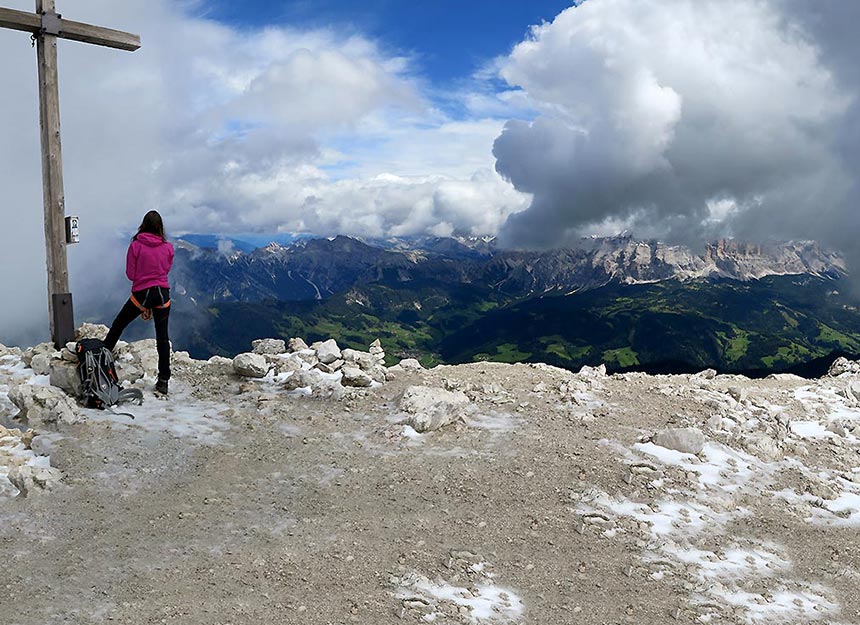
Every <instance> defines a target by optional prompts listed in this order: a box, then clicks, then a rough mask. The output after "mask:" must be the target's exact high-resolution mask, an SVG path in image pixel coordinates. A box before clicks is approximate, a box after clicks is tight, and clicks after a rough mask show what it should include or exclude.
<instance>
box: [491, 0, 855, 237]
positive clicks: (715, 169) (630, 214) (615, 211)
mask: <svg viewBox="0 0 860 625" xmlns="http://www.w3.org/2000/svg"><path fill="white" fill-rule="evenodd" d="M858 18H860V5H858V4H857V3H838V2H818V3H808V2H777V1H773V2H770V1H763V0H756V1H749V0H728V1H723V0H720V1H717V0H695V1H694V0H665V1H662V2H659V3H643V2H638V1H635V0H587V1H586V2H583V3H582V4H581V5H580V6H578V7H572V8H570V9H568V10H566V11H564V12H563V13H561V14H560V15H559V16H558V17H556V19H555V20H554V21H553V22H552V23H551V24H544V25H542V26H540V27H536V28H535V29H534V30H533V33H532V37H530V38H529V39H527V40H526V41H524V42H522V43H521V44H519V45H518V46H517V47H516V48H515V49H514V50H513V52H512V54H511V55H510V56H509V57H508V58H507V59H505V60H504V62H503V63H502V65H501V76H502V77H503V78H504V79H505V80H506V81H507V82H508V83H509V84H510V85H512V86H513V87H515V88H518V89H521V90H522V91H523V92H524V95H525V97H528V98H529V99H530V100H531V102H532V106H533V107H534V108H535V110H537V111H538V116H537V118H536V119H535V120H534V121H532V122H523V121H512V122H509V123H508V124H507V125H506V127H505V129H504V131H503V132H502V134H501V135H500V136H499V138H498V139H497V140H496V142H495V145H494V154H495V156H496V158H497V163H496V168H497V170H498V171H499V172H500V173H501V174H502V175H503V176H505V177H506V178H507V179H509V180H511V181H512V182H513V184H514V186H516V188H517V189H519V190H521V191H526V192H529V193H533V194H534V199H533V201H532V203H531V204H530V206H529V208H528V210H526V211H524V212H520V213H518V214H515V215H513V216H511V217H510V218H509V219H508V221H507V223H506V224H505V225H504V227H503V228H502V232H501V235H502V238H503V239H504V240H505V241H506V242H507V243H508V244H510V245H515V246H523V247H554V246H560V245H564V244H565V243H568V242H570V241H571V240H572V239H574V238H576V237H579V236H581V235H582V234H587V233H589V232H593V231H600V230H601V229H606V228H610V229H612V228H628V229H630V230H632V231H633V232H634V233H636V234H638V235H643V236H657V237H659V238H661V239H668V240H677V241H681V242H685V243H701V242H702V241H704V240H706V239H709V238H713V237H716V236H725V235H729V236H737V237H740V238H746V239H771V238H777V239H779V238H783V239H784V238H817V239H820V240H821V241H823V242H824V243H827V244H831V245H836V246H838V247H840V248H842V249H843V251H845V252H846V253H849V254H851V249H849V248H851V247H853V240H852V239H853V237H852V236H850V235H849V236H846V232H852V231H853V232H856V230H854V228H853V226H855V225H856V217H855V216H854V212H855V210H854V209H855V204H856V202H855V200H856V199H857V188H856V183H855V171H856V165H857V164H858V159H857V158H856V156H857V153H856V148H855V147H854V146H856V145H857V143H856V141H853V140H850V141H846V136H848V137H854V138H856V137H857V119H858V115H857V108H856V107H857V104H856V102H857V93H858V85H860V82H858V72H857V69H856V58H857V56H858V52H860V50H858V48H860V44H858V43H857V42H858V39H857V38H856V36H854V37H852V34H853V33H851V32H850V31H851V27H848V26H846V24H855V25H856V24H857V23H858ZM838 33H841V35H840V36H834V35H835V34H838Z"/></svg>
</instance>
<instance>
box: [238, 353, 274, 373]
mask: <svg viewBox="0 0 860 625" xmlns="http://www.w3.org/2000/svg"><path fill="white" fill-rule="evenodd" d="M233 370H234V371H235V372H236V373H237V374H239V375H241V376H244V377H246V378H264V377H266V374H267V373H269V363H267V362H266V359H265V358H264V357H263V356H262V355H261V354H252V353H245V354H239V355H238V356H236V357H235V358H234V359H233Z"/></svg>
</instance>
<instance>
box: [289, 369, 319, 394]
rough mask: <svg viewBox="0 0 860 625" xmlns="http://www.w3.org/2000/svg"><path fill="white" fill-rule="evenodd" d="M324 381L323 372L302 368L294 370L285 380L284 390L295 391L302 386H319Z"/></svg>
mask: <svg viewBox="0 0 860 625" xmlns="http://www.w3.org/2000/svg"><path fill="white" fill-rule="evenodd" d="M323 382H324V379H323V377H322V374H321V373H320V372H319V371H317V370H316V369H300V370H298V371H294V372H293V373H292V374H291V375H290V377H288V378H287V379H286V380H285V381H284V390H287V391H295V390H297V389H300V388H311V389H313V388H317V387H319V386H321V385H322V384H323Z"/></svg>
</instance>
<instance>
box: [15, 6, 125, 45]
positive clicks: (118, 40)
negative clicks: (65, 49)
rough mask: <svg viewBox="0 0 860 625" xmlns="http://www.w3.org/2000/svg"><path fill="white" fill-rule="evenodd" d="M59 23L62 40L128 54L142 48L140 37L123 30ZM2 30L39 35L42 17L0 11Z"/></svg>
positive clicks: (66, 22) (64, 21)
mask: <svg viewBox="0 0 860 625" xmlns="http://www.w3.org/2000/svg"><path fill="white" fill-rule="evenodd" d="M59 23H60V32H59V34H58V35H57V36H58V37H60V38H62V39H71V40H72V41H82V42H84V43H93V44H96V45H99V46H107V47H108V48H117V49H119V50H127V51H128V52H134V51H135V50H137V49H138V48H139V47H140V37H139V36H137V35H133V34H131V33H126V32H123V31H121V30H113V29H112V28H103V27H101V26H93V25H92V24H84V23H82V22H73V21H71V20H64V19H61V20H59ZM0 28H11V29H13V30H23V31H25V32H29V33H33V34H36V35H38V34H39V33H40V32H41V30H42V16H41V15H39V14H37V13H27V12H26V11H16V10H14V9H0Z"/></svg>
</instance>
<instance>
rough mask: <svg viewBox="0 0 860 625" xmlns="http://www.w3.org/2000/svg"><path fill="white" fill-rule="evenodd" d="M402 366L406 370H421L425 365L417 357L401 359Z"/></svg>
mask: <svg viewBox="0 0 860 625" xmlns="http://www.w3.org/2000/svg"><path fill="white" fill-rule="evenodd" d="M400 367H401V368H402V369H403V370H404V371H421V370H422V369H424V367H423V366H422V365H421V363H420V362H418V361H417V360H416V359H415V358H404V359H403V360H401V361H400Z"/></svg>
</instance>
